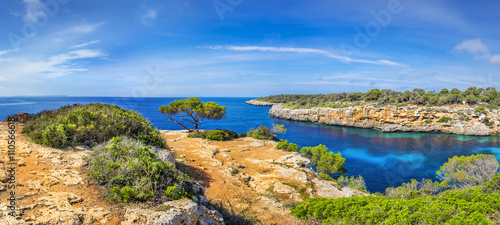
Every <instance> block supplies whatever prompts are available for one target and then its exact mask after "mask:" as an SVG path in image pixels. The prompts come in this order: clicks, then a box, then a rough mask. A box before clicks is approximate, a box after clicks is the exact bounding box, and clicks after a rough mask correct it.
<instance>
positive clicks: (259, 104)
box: [245, 100, 277, 106]
mask: <svg viewBox="0 0 500 225" xmlns="http://www.w3.org/2000/svg"><path fill="white" fill-rule="evenodd" d="M245 103H246V104H249V105H255V106H273V105H276V104H277V103H271V102H261V101H256V100H250V101H246V102H245Z"/></svg>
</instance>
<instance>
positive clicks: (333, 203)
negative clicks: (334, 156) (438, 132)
mask: <svg viewBox="0 0 500 225" xmlns="http://www.w3.org/2000/svg"><path fill="white" fill-rule="evenodd" d="M497 168H498V162H497V161H496V160H495V158H494V156H491V155H472V156H467V157H466V156H462V157H453V158H451V159H449V160H448V162H447V163H445V164H444V165H443V166H442V167H441V170H440V171H438V172H437V173H438V175H439V176H440V177H441V178H442V180H443V181H442V182H441V183H439V182H433V181H432V180H430V179H423V180H422V181H421V182H419V181H417V180H412V181H411V182H409V183H403V185H402V186H400V187H397V188H388V189H387V190H386V194H387V195H369V196H361V197H358V196H357V197H351V198H337V199H327V198H312V199H308V200H305V201H303V202H302V203H301V204H300V205H298V206H296V207H295V208H293V209H292V214H293V215H294V216H296V217H298V218H300V219H304V220H320V221H321V222H322V223H324V224H497V223H498V222H499V221H500V193H499V192H500V174H495V173H496V171H497ZM346 180H348V181H346ZM354 180H355V179H354V178H349V179H346V178H342V177H340V178H339V179H338V182H339V184H340V185H341V186H343V185H345V183H355V182H352V181H354ZM474 185H476V186H474ZM450 188H451V189H450ZM457 188H458V189H457Z"/></svg>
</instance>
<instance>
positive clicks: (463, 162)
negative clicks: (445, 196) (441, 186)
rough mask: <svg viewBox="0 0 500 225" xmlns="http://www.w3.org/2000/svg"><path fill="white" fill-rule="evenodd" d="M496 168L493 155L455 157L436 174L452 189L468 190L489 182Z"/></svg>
mask: <svg viewBox="0 0 500 225" xmlns="http://www.w3.org/2000/svg"><path fill="white" fill-rule="evenodd" d="M498 166H499V164H498V161H497V160H496V159H495V156H494V155H484V154H477V155H471V156H460V157H458V156H455V157H453V158H450V159H448V162H446V163H444V164H443V165H442V166H441V168H440V170H439V171H437V172H436V173H437V175H438V177H439V178H440V179H442V180H443V181H448V182H449V184H450V185H451V186H452V187H453V188H468V187H472V186H476V185H480V184H482V183H484V182H486V181H489V180H490V179H491V178H492V177H493V176H494V175H495V174H496V173H497V170H498Z"/></svg>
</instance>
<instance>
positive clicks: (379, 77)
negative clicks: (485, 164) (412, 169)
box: [0, 0, 500, 97]
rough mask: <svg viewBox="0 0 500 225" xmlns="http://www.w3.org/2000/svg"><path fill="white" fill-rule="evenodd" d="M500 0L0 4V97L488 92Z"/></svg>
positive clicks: (499, 38)
mask: <svg viewBox="0 0 500 225" xmlns="http://www.w3.org/2000/svg"><path fill="white" fill-rule="evenodd" d="M499 11H500V1H493V0H489V1H478V2H472V1H465V0H455V1H451V0H450V1H445V0H434V1H431V0H382V1H359V0H358V1H345V0H313V1H303V0H286V1H285V0H274V1H263V0H252V1H250V0H203V1H201V0H99V1H97V0H85V1H81V0H0V96H19V95H69V96H113V97H191V96H200V97H214V96H220V97H226V96H227V97H243V96H244V97H257V96H267V95H274V94H317V93H325V94H326V93H337V92H354V91H363V92H364V91H367V90H370V89H373V88H379V89H393V90H398V91H404V90H413V89H414V88H424V89H425V90H428V91H430V90H437V91H439V90H441V89H442V88H454V87H457V88H459V89H462V90H464V89H466V88H467V87H470V86H476V87H483V88H486V87H496V88H497V89H500V79H499V78H500V72H499V71H500V26H499V22H500V14H499V13H498V12H499Z"/></svg>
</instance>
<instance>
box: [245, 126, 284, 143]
mask: <svg viewBox="0 0 500 225" xmlns="http://www.w3.org/2000/svg"><path fill="white" fill-rule="evenodd" d="M246 136H247V137H252V138H255V139H260V140H273V141H277V140H278V138H277V137H276V135H274V134H273V133H272V132H271V128H269V127H266V126H259V127H258V128H257V129H253V128H252V129H250V131H248V132H247V135H246Z"/></svg>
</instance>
